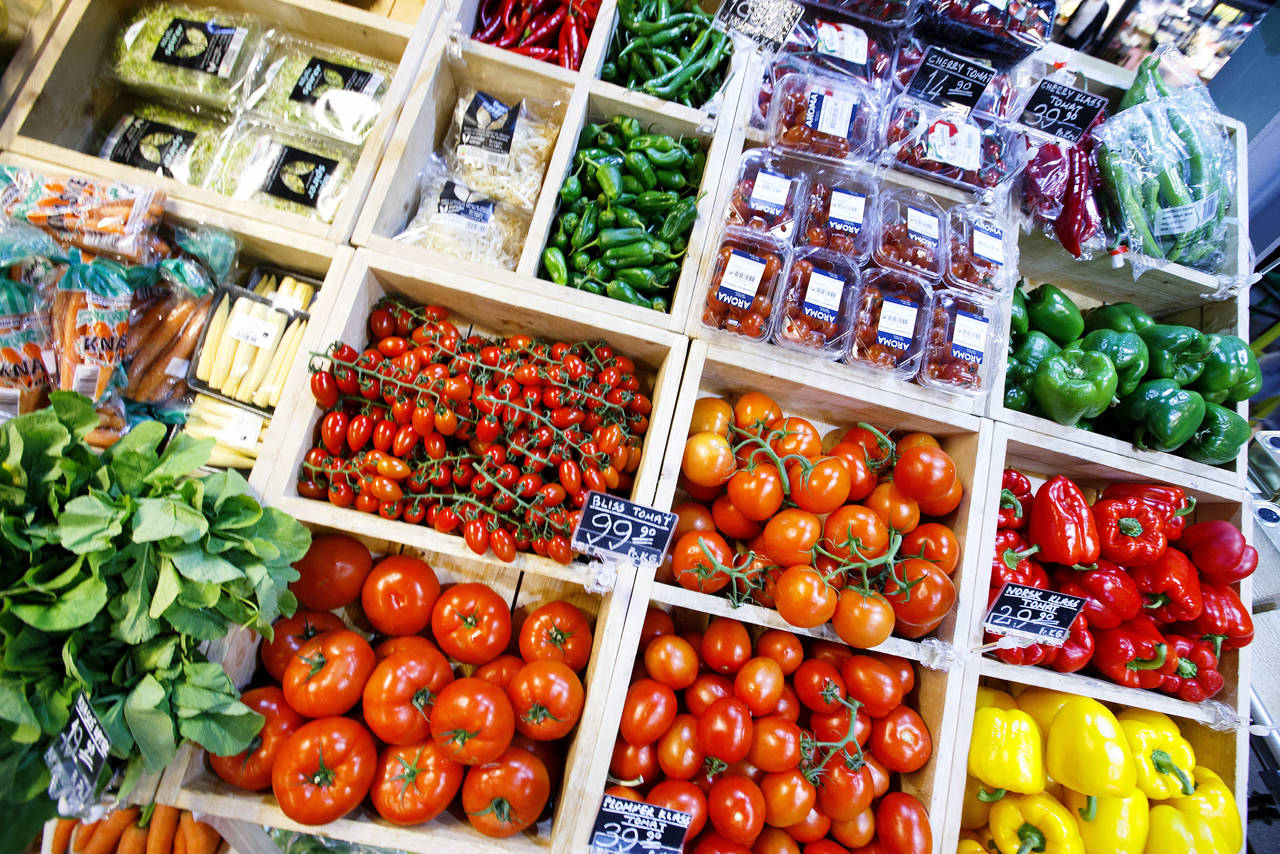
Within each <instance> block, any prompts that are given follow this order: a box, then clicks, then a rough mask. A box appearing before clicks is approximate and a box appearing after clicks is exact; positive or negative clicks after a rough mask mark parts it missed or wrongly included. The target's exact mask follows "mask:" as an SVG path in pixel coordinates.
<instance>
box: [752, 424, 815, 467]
mask: <svg viewBox="0 0 1280 854" xmlns="http://www.w3.org/2000/svg"><path fill="white" fill-rule="evenodd" d="M765 438H766V439H768V441H769V447H771V448H772V449H773V452H774V453H775V454H777V455H778V456H780V457H785V456H788V455H790V454H799V455H800V456H802V457H806V458H808V459H811V460H812V459H814V458H815V457H817V456H818V455H819V454H821V453H822V434H820V433H819V432H818V429H817V428H816V427H814V426H813V424H812V423H810V422H809V421H807V420H806V419H804V418H797V417H795V416H789V417H785V418H779V419H777V420H775V421H771V422H769V429H768V432H767V433H766V434H765Z"/></svg>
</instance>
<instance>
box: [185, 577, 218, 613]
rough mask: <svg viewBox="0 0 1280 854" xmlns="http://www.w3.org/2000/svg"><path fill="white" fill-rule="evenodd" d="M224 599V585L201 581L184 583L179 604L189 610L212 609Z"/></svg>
mask: <svg viewBox="0 0 1280 854" xmlns="http://www.w3.org/2000/svg"><path fill="white" fill-rule="evenodd" d="M221 598H222V585H220V584H205V583H203V582H200V581H183V582H182V589H181V590H180V591H178V603H179V604H181V605H185V606H187V607H188V608H212V607H213V606H214V605H217V604H218V600H219V599H221Z"/></svg>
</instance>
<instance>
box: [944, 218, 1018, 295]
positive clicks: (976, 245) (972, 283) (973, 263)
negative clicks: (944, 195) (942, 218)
mask: <svg viewBox="0 0 1280 854" xmlns="http://www.w3.org/2000/svg"><path fill="white" fill-rule="evenodd" d="M947 218H948V228H947V231H948V232H949V233H950V235H951V252H950V253H949V259H948V260H949V263H948V265H947V272H946V279H947V282H948V283H949V284H952V285H955V286H956V287H959V288H968V289H971V290H978V291H986V292H988V293H1004V292H1005V291H1008V290H1009V289H1011V288H1012V287H1013V283H1014V280H1015V279H1016V278H1017V275H1018V241H1017V239H1016V238H1017V235H1016V232H1015V231H1014V229H1012V228H1010V227H1008V226H1007V225H1006V224H1005V223H1004V222H1003V221H1002V220H1001V219H999V218H998V217H996V216H995V214H993V213H992V212H991V211H990V210H989V209H988V208H985V207H983V206H981V205H956V206H955V207H953V208H952V209H951V210H950V211H948V212H947Z"/></svg>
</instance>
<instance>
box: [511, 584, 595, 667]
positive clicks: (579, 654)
mask: <svg viewBox="0 0 1280 854" xmlns="http://www.w3.org/2000/svg"><path fill="white" fill-rule="evenodd" d="M520 655H521V656H522V657H523V658H524V660H525V661H563V662H564V663H565V664H567V665H569V666H570V667H572V668H573V669H574V670H577V671H579V672H581V671H582V670H583V669H585V668H586V666H587V662H588V661H589V660H590V659H591V625H590V623H588V622H587V618H586V616H585V615H584V614H583V613H582V611H581V610H579V609H578V608H577V607H576V606H575V605H573V604H572V603H569V602H564V601H560V600H556V601H554V602H548V603H547V604H545V605H543V606H542V607H540V608H538V609H537V610H536V611H534V612H533V613H532V614H530V615H529V616H528V617H526V618H525V621H524V623H523V624H522V625H521V626H520Z"/></svg>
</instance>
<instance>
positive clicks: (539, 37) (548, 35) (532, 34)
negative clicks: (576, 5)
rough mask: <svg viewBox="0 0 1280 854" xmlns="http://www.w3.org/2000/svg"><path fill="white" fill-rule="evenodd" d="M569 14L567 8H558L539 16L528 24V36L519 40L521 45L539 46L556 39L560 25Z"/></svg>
mask: <svg viewBox="0 0 1280 854" xmlns="http://www.w3.org/2000/svg"><path fill="white" fill-rule="evenodd" d="M568 14H569V7H567V6H559V7H557V8H556V9H554V10H552V11H550V12H545V13H543V14H542V15H539V16H538V17H537V18H535V19H534V21H533V22H532V23H531V24H529V29H528V33H529V34H528V35H527V36H525V37H524V38H522V39H520V44H521V45H541V44H544V43H545V42H549V41H551V40H552V39H554V38H555V37H556V33H558V32H559V31H560V25H561V24H562V23H564V19H565V17H566V16H567V15H568Z"/></svg>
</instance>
